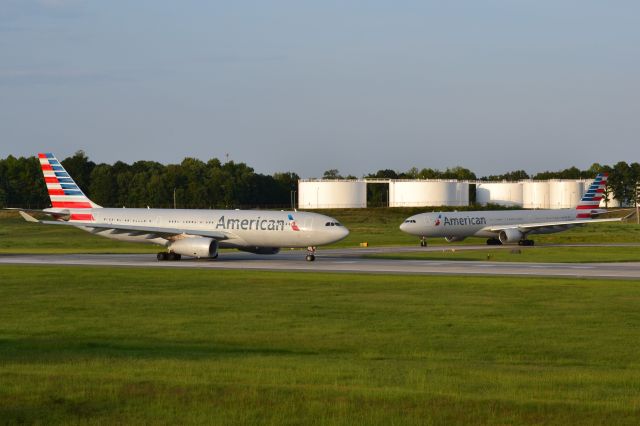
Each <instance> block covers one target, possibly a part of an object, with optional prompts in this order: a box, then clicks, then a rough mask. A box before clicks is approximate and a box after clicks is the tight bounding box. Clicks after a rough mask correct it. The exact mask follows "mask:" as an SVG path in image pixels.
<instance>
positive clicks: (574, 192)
mask: <svg viewBox="0 0 640 426" xmlns="http://www.w3.org/2000/svg"><path fill="white" fill-rule="evenodd" d="M583 191H584V184H583V181H581V180H552V181H549V208H550V209H570V208H573V207H575V206H577V205H578V203H580V199H581V198H582V193H583Z"/></svg>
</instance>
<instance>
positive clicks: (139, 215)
mask: <svg viewBox="0 0 640 426" xmlns="http://www.w3.org/2000/svg"><path fill="white" fill-rule="evenodd" d="M38 158H39V159H40V165H41V168H42V173H43V175H44V180H45V182H46V185H47V190H48V192H49V197H50V198H51V208H47V209H44V210H29V209H16V210H18V211H19V213H20V215H21V216H22V217H23V218H24V219H25V220H27V221H28V222H38V223H42V224H46V225H67V226H73V227H76V228H80V229H83V230H85V231H88V232H90V233H92V234H95V235H100V236H102V237H107V238H111V239H114V240H120V241H128V242H142V243H151V244H158V245H161V246H164V247H166V251H162V252H159V253H158V254H157V259H158V261H164V260H180V259H181V257H182V256H190V257H195V258H208V259H215V258H217V257H218V249H220V248H236V249H238V250H242V251H246V252H251V253H256V254H276V253H278V252H279V251H280V248H282V247H287V248H304V247H306V248H307V255H306V260H308V261H310V262H311V261H314V260H315V255H316V247H317V246H321V245H326V244H331V243H334V242H336V241H340V240H342V239H343V238H345V237H346V236H347V235H349V230H348V229H347V228H346V227H344V226H343V225H342V224H341V223H340V222H338V221H337V220H336V219H334V218H331V217H329V216H325V215H321V214H318V213H309V212H298V211H269V210H193V209H154V208H146V209H140V208H102V207H101V206H99V205H97V204H95V203H94V202H93V201H91V200H90V199H89V198H88V197H87V196H86V195H85V194H84V193H83V192H82V190H81V189H80V187H79V186H78V185H77V184H76V183H75V181H74V180H73V178H72V177H71V176H70V175H69V174H68V173H67V171H66V170H65V169H64V167H63V166H62V164H61V163H60V162H59V161H58V160H57V159H56V157H55V156H54V155H53V154H51V153H40V154H38ZM27 212H40V213H45V214H47V215H49V216H51V217H52V218H53V219H54V220H38V219H36V218H35V217H33V216H32V215H30V214H29V213H27Z"/></svg>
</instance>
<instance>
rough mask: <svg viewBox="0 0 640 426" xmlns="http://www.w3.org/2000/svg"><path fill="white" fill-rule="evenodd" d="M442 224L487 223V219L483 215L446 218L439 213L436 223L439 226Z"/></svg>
mask: <svg viewBox="0 0 640 426" xmlns="http://www.w3.org/2000/svg"><path fill="white" fill-rule="evenodd" d="M441 219H442V221H441ZM440 224H442V225H443V226H465V225H486V224H487V219H486V218H484V217H481V216H477V217H473V216H467V217H452V218H448V217H446V216H445V217H444V218H442V215H438V218H437V219H436V224H435V225H436V226H438V225H440Z"/></svg>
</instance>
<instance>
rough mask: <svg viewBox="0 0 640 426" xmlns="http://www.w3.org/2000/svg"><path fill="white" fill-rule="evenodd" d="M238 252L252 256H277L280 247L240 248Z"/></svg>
mask: <svg viewBox="0 0 640 426" xmlns="http://www.w3.org/2000/svg"><path fill="white" fill-rule="evenodd" d="M238 250H240V251H247V252H249V253H254V254H278V253H280V247H242V248H239V249H238Z"/></svg>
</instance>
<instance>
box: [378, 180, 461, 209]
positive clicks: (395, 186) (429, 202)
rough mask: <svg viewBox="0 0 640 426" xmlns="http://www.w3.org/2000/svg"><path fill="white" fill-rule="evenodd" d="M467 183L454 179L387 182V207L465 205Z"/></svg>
mask: <svg viewBox="0 0 640 426" xmlns="http://www.w3.org/2000/svg"><path fill="white" fill-rule="evenodd" d="M467 205H469V183H468V182H458V181H455V180H406V181H405V180H395V181H391V182H389V207H424V206H467Z"/></svg>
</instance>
